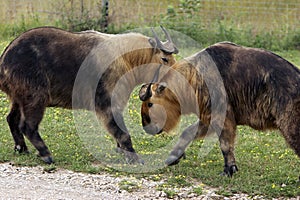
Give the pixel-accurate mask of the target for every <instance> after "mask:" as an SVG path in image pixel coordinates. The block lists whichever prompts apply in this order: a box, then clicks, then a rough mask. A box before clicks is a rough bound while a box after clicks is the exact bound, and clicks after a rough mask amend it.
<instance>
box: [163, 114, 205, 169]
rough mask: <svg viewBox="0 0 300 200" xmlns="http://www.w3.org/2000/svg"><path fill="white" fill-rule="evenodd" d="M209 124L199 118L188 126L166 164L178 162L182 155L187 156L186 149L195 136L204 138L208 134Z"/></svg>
mask: <svg viewBox="0 0 300 200" xmlns="http://www.w3.org/2000/svg"><path fill="white" fill-rule="evenodd" d="M207 130H208V128H207V126H205V125H204V124H202V122H200V121H199V120H198V121H197V122H195V123H194V124H192V125H191V126H189V127H187V128H186V129H185V130H184V131H183V133H182V134H181V136H180V138H179V140H178V142H177V144H176V145H175V146H174V147H173V150H172V151H171V153H170V155H169V157H168V158H167V160H166V161H165V163H166V165H168V166H170V165H175V164H178V163H179V161H180V159H181V158H182V157H185V150H186V148H187V147H188V146H189V144H190V143H191V142H192V141H193V140H194V139H195V138H199V137H200V138H203V137H204V136H205V135H206V134H207Z"/></svg>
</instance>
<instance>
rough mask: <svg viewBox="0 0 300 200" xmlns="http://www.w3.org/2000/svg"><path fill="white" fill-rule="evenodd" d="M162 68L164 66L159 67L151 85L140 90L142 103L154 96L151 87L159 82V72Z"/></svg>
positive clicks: (146, 85)
mask: <svg viewBox="0 0 300 200" xmlns="http://www.w3.org/2000/svg"><path fill="white" fill-rule="evenodd" d="M161 66H162V65H159V67H158V68H157V70H156V71H155V73H154V76H153V79H152V81H151V83H149V84H145V85H143V86H142V88H141V89H140V92H139V97H140V100H141V101H146V100H147V99H149V98H150V97H151V96H152V92H151V85H152V83H155V82H157V81H158V77H159V71H160V68H161Z"/></svg>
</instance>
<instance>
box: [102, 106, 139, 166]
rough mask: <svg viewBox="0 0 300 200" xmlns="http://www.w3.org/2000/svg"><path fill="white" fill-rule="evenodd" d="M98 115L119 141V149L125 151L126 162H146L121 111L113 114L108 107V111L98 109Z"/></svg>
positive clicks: (121, 151)
mask: <svg viewBox="0 0 300 200" xmlns="http://www.w3.org/2000/svg"><path fill="white" fill-rule="evenodd" d="M97 115H98V117H99V118H100V119H103V120H104V124H105V126H106V128H107V130H108V131H109V133H110V134H111V135H112V136H113V137H114V138H115V140H116V141H117V151H118V152H120V153H124V155H125V158H126V162H127V163H130V164H132V163H140V164H144V161H143V160H142V159H141V158H139V156H138V155H137V154H136V152H135V150H134V148H133V146H132V142H131V137H130V135H129V132H128V130H127V128H126V126H125V122H124V118H123V115H122V114H121V112H114V114H113V113H112V112H111V108H107V109H106V111H102V110H98V111H97Z"/></svg>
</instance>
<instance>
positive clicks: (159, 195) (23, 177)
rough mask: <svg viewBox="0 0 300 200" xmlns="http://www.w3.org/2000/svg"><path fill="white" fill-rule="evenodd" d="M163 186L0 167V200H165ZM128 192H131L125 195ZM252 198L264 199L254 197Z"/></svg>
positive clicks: (183, 194)
mask: <svg viewBox="0 0 300 200" xmlns="http://www.w3.org/2000/svg"><path fill="white" fill-rule="evenodd" d="M124 183H130V184H128V185H126V184H124ZM163 183H164V181H158V182H156V181H152V180H147V179H144V178H141V179H136V178H135V177H127V176H126V177H125V176H124V177H114V176H112V175H110V174H107V173H105V174H104V173H103V174H97V175H94V174H84V173H76V172H72V171H69V170H63V169H58V170H56V171H55V172H52V173H48V172H45V171H44V170H43V168H42V167H16V166H13V165H11V164H9V163H2V164H0V199H5V200H6V199H12V200H14V199H22V200H23V199H30V200H32V199H33V200H35V199H47V200H51V199H61V200H64V199H80V200H82V199H105V200H109V199H122V200H135V199H141V200H144V199H145V200H146V199H167V195H166V193H164V192H163V191H158V190H157V186H158V185H161V184H163ZM125 187H126V189H125ZM130 187H132V188H130ZM172 189H173V190H176V189H174V188H172ZM129 190H131V192H128V191H129ZM176 193H177V195H176V196H175V199H207V200H208V199H229V198H225V197H222V196H219V195H217V194H215V193H214V190H213V189H211V188H205V187H204V189H203V193H204V194H202V195H200V196H198V195H197V194H195V193H193V187H186V188H180V189H178V190H177V191H176ZM230 199H245V200H246V199H249V198H248V195H246V194H237V195H235V196H233V197H231V198H230ZM255 199H263V198H261V197H256V198H255ZM295 199H297V198H295ZM298 200H299V198H298Z"/></svg>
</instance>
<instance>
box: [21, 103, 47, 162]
mask: <svg viewBox="0 0 300 200" xmlns="http://www.w3.org/2000/svg"><path fill="white" fill-rule="evenodd" d="M44 110H45V106H44V104H42V103H40V104H39V103H37V104H35V105H34V106H33V105H32V104H27V105H24V106H23V109H22V110H21V113H22V112H23V113H22V114H23V115H24V120H21V123H20V130H21V131H22V132H23V133H24V135H25V136H26V137H27V138H28V140H29V141H30V142H31V143H32V144H33V146H34V147H35V148H36V149H37V150H38V152H39V156H40V157H41V159H42V160H43V161H44V162H46V163H48V164H50V163H52V162H53V159H52V157H51V153H50V151H49V150H48V147H47V146H46V145H45V143H44V141H43V139H42V138H41V136H40V134H39V132H38V126H39V124H40V122H41V121H42V118H43V115H44Z"/></svg>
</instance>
